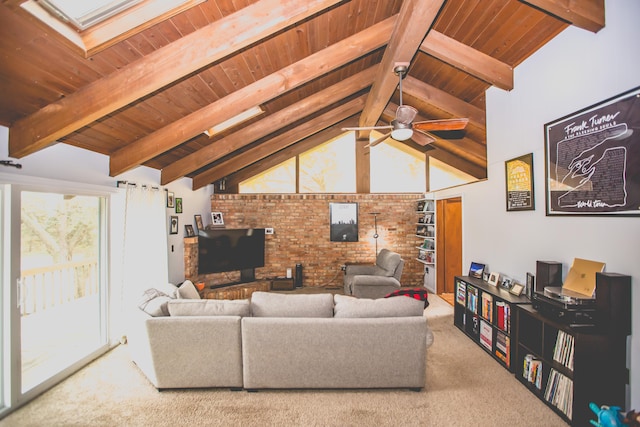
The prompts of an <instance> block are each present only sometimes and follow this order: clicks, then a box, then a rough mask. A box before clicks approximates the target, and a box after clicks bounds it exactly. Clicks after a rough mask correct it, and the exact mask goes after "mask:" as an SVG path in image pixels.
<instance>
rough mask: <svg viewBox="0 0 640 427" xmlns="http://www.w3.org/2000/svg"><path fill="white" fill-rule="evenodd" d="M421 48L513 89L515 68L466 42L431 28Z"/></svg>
mask: <svg viewBox="0 0 640 427" xmlns="http://www.w3.org/2000/svg"><path fill="white" fill-rule="evenodd" d="M420 50H421V51H422V52H424V53H427V54H429V55H431V56H433V57H435V58H438V59H440V60H442V61H444V62H446V63H448V64H451V65H453V66H454V67H456V68H458V69H460V70H462V71H464V72H466V73H468V74H471V75H472V76H475V77H477V78H479V79H481V80H484V81H485V82H487V83H490V84H492V85H494V86H496V87H499V88H500V89H504V90H511V89H513V68H512V67H511V66H510V65H508V64H505V63H504V62H502V61H499V60H497V59H495V58H493V57H492V56H490V55H487V54H485V53H483V52H480V51H479V50H476V49H474V48H472V47H470V46H467V45H466V44H464V43H460V42H459V41H457V40H455V39H452V38H451V37H447V36H445V35H444V34H442V33H440V32H438V31H436V30H431V31H429V34H427V37H426V38H425V39H424V41H423V42H422V44H421V45H420Z"/></svg>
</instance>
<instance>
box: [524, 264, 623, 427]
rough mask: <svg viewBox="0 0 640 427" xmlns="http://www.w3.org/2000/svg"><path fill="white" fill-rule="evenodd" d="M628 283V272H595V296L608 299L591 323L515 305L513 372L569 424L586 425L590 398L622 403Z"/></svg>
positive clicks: (616, 404) (621, 405) (603, 299)
mask: <svg viewBox="0 0 640 427" xmlns="http://www.w3.org/2000/svg"><path fill="white" fill-rule="evenodd" d="M630 289H631V278H630V277H629V276H622V275H617V274H615V273H603V274H600V273H598V274H597V275H596V298H597V299H598V298H599V299H600V301H599V302H600V303H601V304H602V302H603V301H606V302H607V304H606V307H602V306H600V307H599V308H598V314H599V317H600V319H599V322H598V324H597V325H595V326H570V325H568V324H566V323H563V322H562V321H561V320H560V319H556V318H551V317H548V316H545V314H544V313H542V312H539V311H537V310H535V309H534V308H533V307H532V306H529V305H518V306H517V308H516V312H515V313H514V316H515V317H516V325H517V326H516V334H515V335H516V337H517V343H516V345H515V362H514V366H515V376H516V378H517V379H518V380H519V381H520V382H521V383H522V384H524V385H525V386H526V387H527V388H528V389H529V390H530V391H531V392H532V393H533V394H534V395H535V396H536V397H538V398H539V399H540V400H542V401H543V402H545V403H546V404H547V405H548V406H549V407H550V408H552V409H553V410H554V411H555V412H556V413H558V415H560V416H561V417H562V418H563V419H564V420H565V421H566V422H567V423H569V424H571V425H574V426H587V425H590V424H589V420H591V419H594V417H595V415H594V414H593V412H592V411H591V410H590V409H589V403H590V402H595V403H596V404H597V405H609V406H620V407H621V408H624V407H625V400H626V387H627V386H628V381H629V372H628V369H627V367H626V340H627V337H626V336H627V334H628V333H630V317H631V316H630V300H631V298H630ZM625 295H628V298H626V297H625ZM610 296H612V297H610ZM610 301H613V302H614V305H615V306H611V304H610ZM610 313H613V314H610Z"/></svg>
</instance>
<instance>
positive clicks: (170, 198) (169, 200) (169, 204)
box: [165, 190, 176, 208]
mask: <svg viewBox="0 0 640 427" xmlns="http://www.w3.org/2000/svg"><path fill="white" fill-rule="evenodd" d="M165 191H166V192H167V207H168V208H173V207H175V199H176V198H175V195H174V194H173V191H168V190H165Z"/></svg>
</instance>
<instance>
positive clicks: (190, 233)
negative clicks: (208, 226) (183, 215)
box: [184, 224, 196, 237]
mask: <svg viewBox="0 0 640 427" xmlns="http://www.w3.org/2000/svg"><path fill="white" fill-rule="evenodd" d="M184 235H185V237H194V236H195V235H196V232H195V231H194V230H193V225H191V224H186V225H185V226H184Z"/></svg>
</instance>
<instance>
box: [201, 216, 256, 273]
mask: <svg viewBox="0 0 640 427" xmlns="http://www.w3.org/2000/svg"><path fill="white" fill-rule="evenodd" d="M264 247H265V245H264V228H220V229H212V230H200V231H199V232H198V274H209V273H222V272H226V271H237V270H240V272H241V281H242V282H247V281H251V280H255V275H254V269H255V268H256V267H264Z"/></svg>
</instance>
